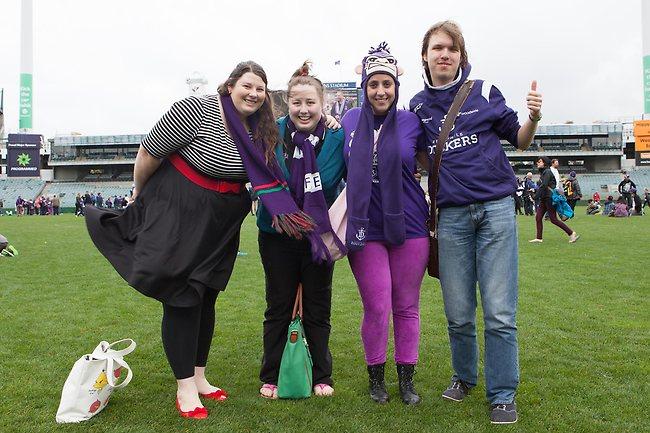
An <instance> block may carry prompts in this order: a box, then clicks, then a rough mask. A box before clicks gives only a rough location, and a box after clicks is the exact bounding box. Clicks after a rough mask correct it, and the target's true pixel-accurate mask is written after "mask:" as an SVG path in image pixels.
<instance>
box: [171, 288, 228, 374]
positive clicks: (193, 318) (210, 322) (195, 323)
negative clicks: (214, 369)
mask: <svg viewBox="0 0 650 433" xmlns="http://www.w3.org/2000/svg"><path fill="white" fill-rule="evenodd" d="M218 294H219V292H217V291H216V290H211V289H207V290H206V291H205V294H204V295H203V302H202V303H200V304H198V305H195V306H193V307H172V306H171V305H167V304H163V319H162V342H163V347H164V348H165V354H166V355H167V360H168V361H169V365H170V367H171V368H172V371H173V372H174V376H175V377H176V379H187V378H188V377H192V376H194V367H205V365H206V364H207V362H208V354H209V353H210V344H211V343H212V335H213V334H214V322H215V313H214V304H215V302H216V300H217V295H218Z"/></svg>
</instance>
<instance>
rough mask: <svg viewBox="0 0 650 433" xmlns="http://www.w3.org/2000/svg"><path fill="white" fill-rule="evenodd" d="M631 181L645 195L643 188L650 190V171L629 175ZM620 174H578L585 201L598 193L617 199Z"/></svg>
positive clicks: (636, 171) (640, 171)
mask: <svg viewBox="0 0 650 433" xmlns="http://www.w3.org/2000/svg"><path fill="white" fill-rule="evenodd" d="M560 173H561V174H563V175H566V173H567V171H564V170H560ZM628 174H629V175H630V179H632V181H633V182H634V183H635V184H636V187H637V191H638V192H639V194H640V195H643V188H650V169H637V170H633V171H630V172H629V173H628ZM621 180H622V178H621V174H620V173H608V174H604V173H598V174H578V182H579V183H580V190H581V191H582V196H583V198H584V200H587V199H588V198H591V196H592V195H593V194H594V193H595V192H596V191H598V192H599V193H600V195H601V197H602V196H603V194H611V195H613V196H614V198H616V197H617V196H618V184H619V183H620V182H621Z"/></svg>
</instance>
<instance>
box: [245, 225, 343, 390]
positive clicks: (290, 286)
mask: <svg viewBox="0 0 650 433" xmlns="http://www.w3.org/2000/svg"><path fill="white" fill-rule="evenodd" d="M258 241H259V248H260V256H261V257H262V264H263V266H264V274H265V277H266V278H265V279H266V311H265V312H264V335H263V340H264V357H263V358H262V368H261V370H260V380H261V381H262V382H263V383H270V384H273V385H277V383H278V374H279V371H280V361H281V359H282V352H283V350H284V346H285V344H286V342H287V330H288V328H289V323H290V322H291V314H292V312H293V304H294V301H295V299H296V292H297V290H298V284H299V283H302V288H303V294H302V304H303V316H304V317H303V325H304V328H305V334H306V336H307V343H308V344H309V351H310V352H311V356H312V360H313V363H314V367H313V380H314V384H318V383H324V384H328V385H333V382H332V354H331V353H330V350H329V337H330V329H331V326H330V314H331V310H332V274H333V272H334V265H328V264H322V265H319V264H316V263H314V262H313V261H312V258H311V247H310V244H309V241H307V240H301V241H298V240H295V239H291V238H289V237H287V236H285V235H279V234H271V233H266V232H262V231H260V233H259V238H258Z"/></svg>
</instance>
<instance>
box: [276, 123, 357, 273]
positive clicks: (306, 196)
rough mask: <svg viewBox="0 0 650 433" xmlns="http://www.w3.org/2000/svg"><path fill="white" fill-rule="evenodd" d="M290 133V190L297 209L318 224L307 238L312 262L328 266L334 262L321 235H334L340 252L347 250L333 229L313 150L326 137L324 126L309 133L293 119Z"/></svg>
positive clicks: (322, 124) (320, 124)
mask: <svg viewBox="0 0 650 433" xmlns="http://www.w3.org/2000/svg"><path fill="white" fill-rule="evenodd" d="M287 130H288V131H289V134H290V135H291V141H292V142H293V144H294V145H295V146H296V147H295V150H294V153H293V161H292V163H291V177H290V179H289V190H290V191H291V195H292V196H293V198H294V200H295V202H296V204H297V205H298V207H299V208H300V209H302V210H303V211H304V212H305V213H306V214H307V215H309V216H310V217H311V218H313V219H314V221H315V222H316V228H315V229H314V231H313V232H311V233H309V235H308V238H309V241H310V242H311V252H312V259H313V260H314V261H315V262H317V263H320V262H328V263H329V262H332V257H331V255H330V253H329V250H328V249H327V247H326V246H325V244H324V243H323V239H322V238H321V235H323V234H324V233H328V232H330V233H332V234H333V235H334V241H335V242H337V244H338V247H339V248H340V249H341V251H345V247H344V246H343V244H342V243H341V242H340V241H339V239H338V237H337V236H336V234H334V232H333V230H332V226H331V225H330V219H329V214H328V213H327V202H326V201H325V195H324V194H323V186H322V184H321V178H320V173H319V170H318V164H317V163H316V152H315V151H314V148H315V147H316V146H317V145H318V143H319V142H321V141H322V140H323V139H324V137H325V123H324V122H323V120H321V121H320V122H318V124H317V125H316V129H315V130H314V131H312V132H311V133H309V132H303V131H299V130H297V129H296V126H295V125H294V123H293V122H292V121H291V119H288V120H287Z"/></svg>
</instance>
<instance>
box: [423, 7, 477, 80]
mask: <svg viewBox="0 0 650 433" xmlns="http://www.w3.org/2000/svg"><path fill="white" fill-rule="evenodd" d="M438 32H444V33H446V34H447V35H448V36H449V37H450V38H451V40H452V42H453V43H454V47H456V48H458V51H460V67H461V68H464V67H465V66H467V63H468V60H467V50H466V49H465V38H464V37H463V32H462V30H461V29H460V26H459V25H458V24H457V23H455V22H454V21H450V20H446V21H440V22H437V23H435V24H434V25H432V26H431V27H429V30H427V32H426V33H425V34H424V38H422V52H421V56H420V58H421V59H422V66H424V71H425V72H426V74H427V77H429V79H430V78H431V77H430V76H429V65H427V62H425V61H424V55H425V54H426V53H427V51H428V50H429V39H430V38H431V35H432V34H434V33H438Z"/></svg>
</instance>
